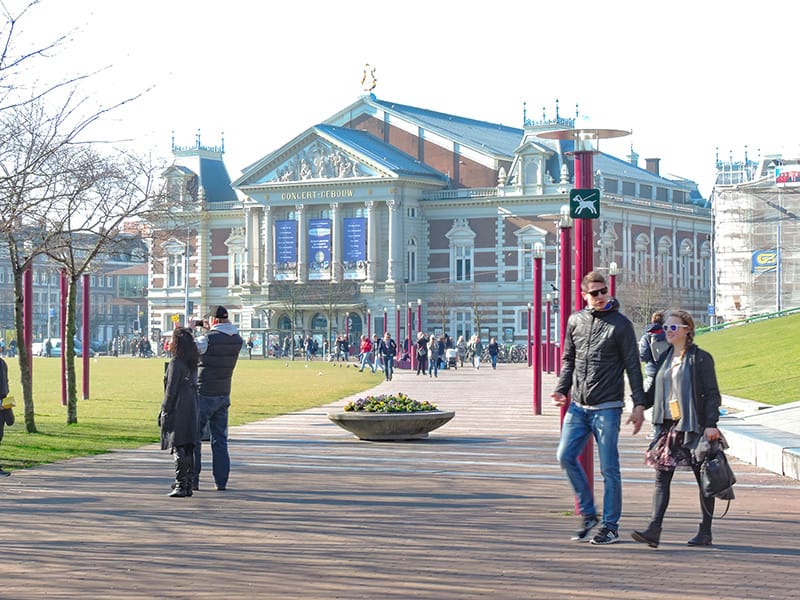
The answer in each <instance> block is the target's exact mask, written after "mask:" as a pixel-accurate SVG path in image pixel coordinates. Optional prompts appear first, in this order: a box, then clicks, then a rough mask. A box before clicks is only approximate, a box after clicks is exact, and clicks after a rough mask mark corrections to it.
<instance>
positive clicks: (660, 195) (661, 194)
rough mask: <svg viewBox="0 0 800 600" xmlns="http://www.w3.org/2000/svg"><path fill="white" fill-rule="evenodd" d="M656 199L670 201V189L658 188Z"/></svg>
mask: <svg viewBox="0 0 800 600" xmlns="http://www.w3.org/2000/svg"><path fill="white" fill-rule="evenodd" d="M656 200H659V201H661V202H668V201H669V190H668V189H667V188H663V187H657V188H656Z"/></svg>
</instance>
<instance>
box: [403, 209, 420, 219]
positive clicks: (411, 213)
mask: <svg viewBox="0 0 800 600" xmlns="http://www.w3.org/2000/svg"><path fill="white" fill-rule="evenodd" d="M406 215H407V216H408V218H410V219H414V218H416V216H417V208H416V207H415V206H409V207H408V208H407V209H406Z"/></svg>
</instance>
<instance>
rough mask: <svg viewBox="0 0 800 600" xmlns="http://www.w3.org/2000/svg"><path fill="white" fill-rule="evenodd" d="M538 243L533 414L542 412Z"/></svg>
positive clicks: (538, 254) (538, 249)
mask: <svg viewBox="0 0 800 600" xmlns="http://www.w3.org/2000/svg"><path fill="white" fill-rule="evenodd" d="M543 253H544V248H542V246H541V244H537V245H536V247H535V248H534V256H533V414H535V415H540V414H542V254H543Z"/></svg>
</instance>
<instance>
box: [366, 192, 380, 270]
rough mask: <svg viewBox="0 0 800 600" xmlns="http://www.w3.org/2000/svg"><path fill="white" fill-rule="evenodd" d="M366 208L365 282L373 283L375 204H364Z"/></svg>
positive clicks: (375, 237)
mask: <svg viewBox="0 0 800 600" xmlns="http://www.w3.org/2000/svg"><path fill="white" fill-rule="evenodd" d="M364 205H365V206H366V207H367V279H366V281H369V282H373V281H375V260H376V258H377V257H378V253H377V247H376V246H377V244H378V236H377V233H376V223H375V203H374V202H372V201H369V202H365V203H364Z"/></svg>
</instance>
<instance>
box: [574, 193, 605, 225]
mask: <svg viewBox="0 0 800 600" xmlns="http://www.w3.org/2000/svg"><path fill="white" fill-rule="evenodd" d="M569 216H570V217H572V218H573V219H599V218H600V190H598V189H595V188H591V189H573V190H570V191H569Z"/></svg>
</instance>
